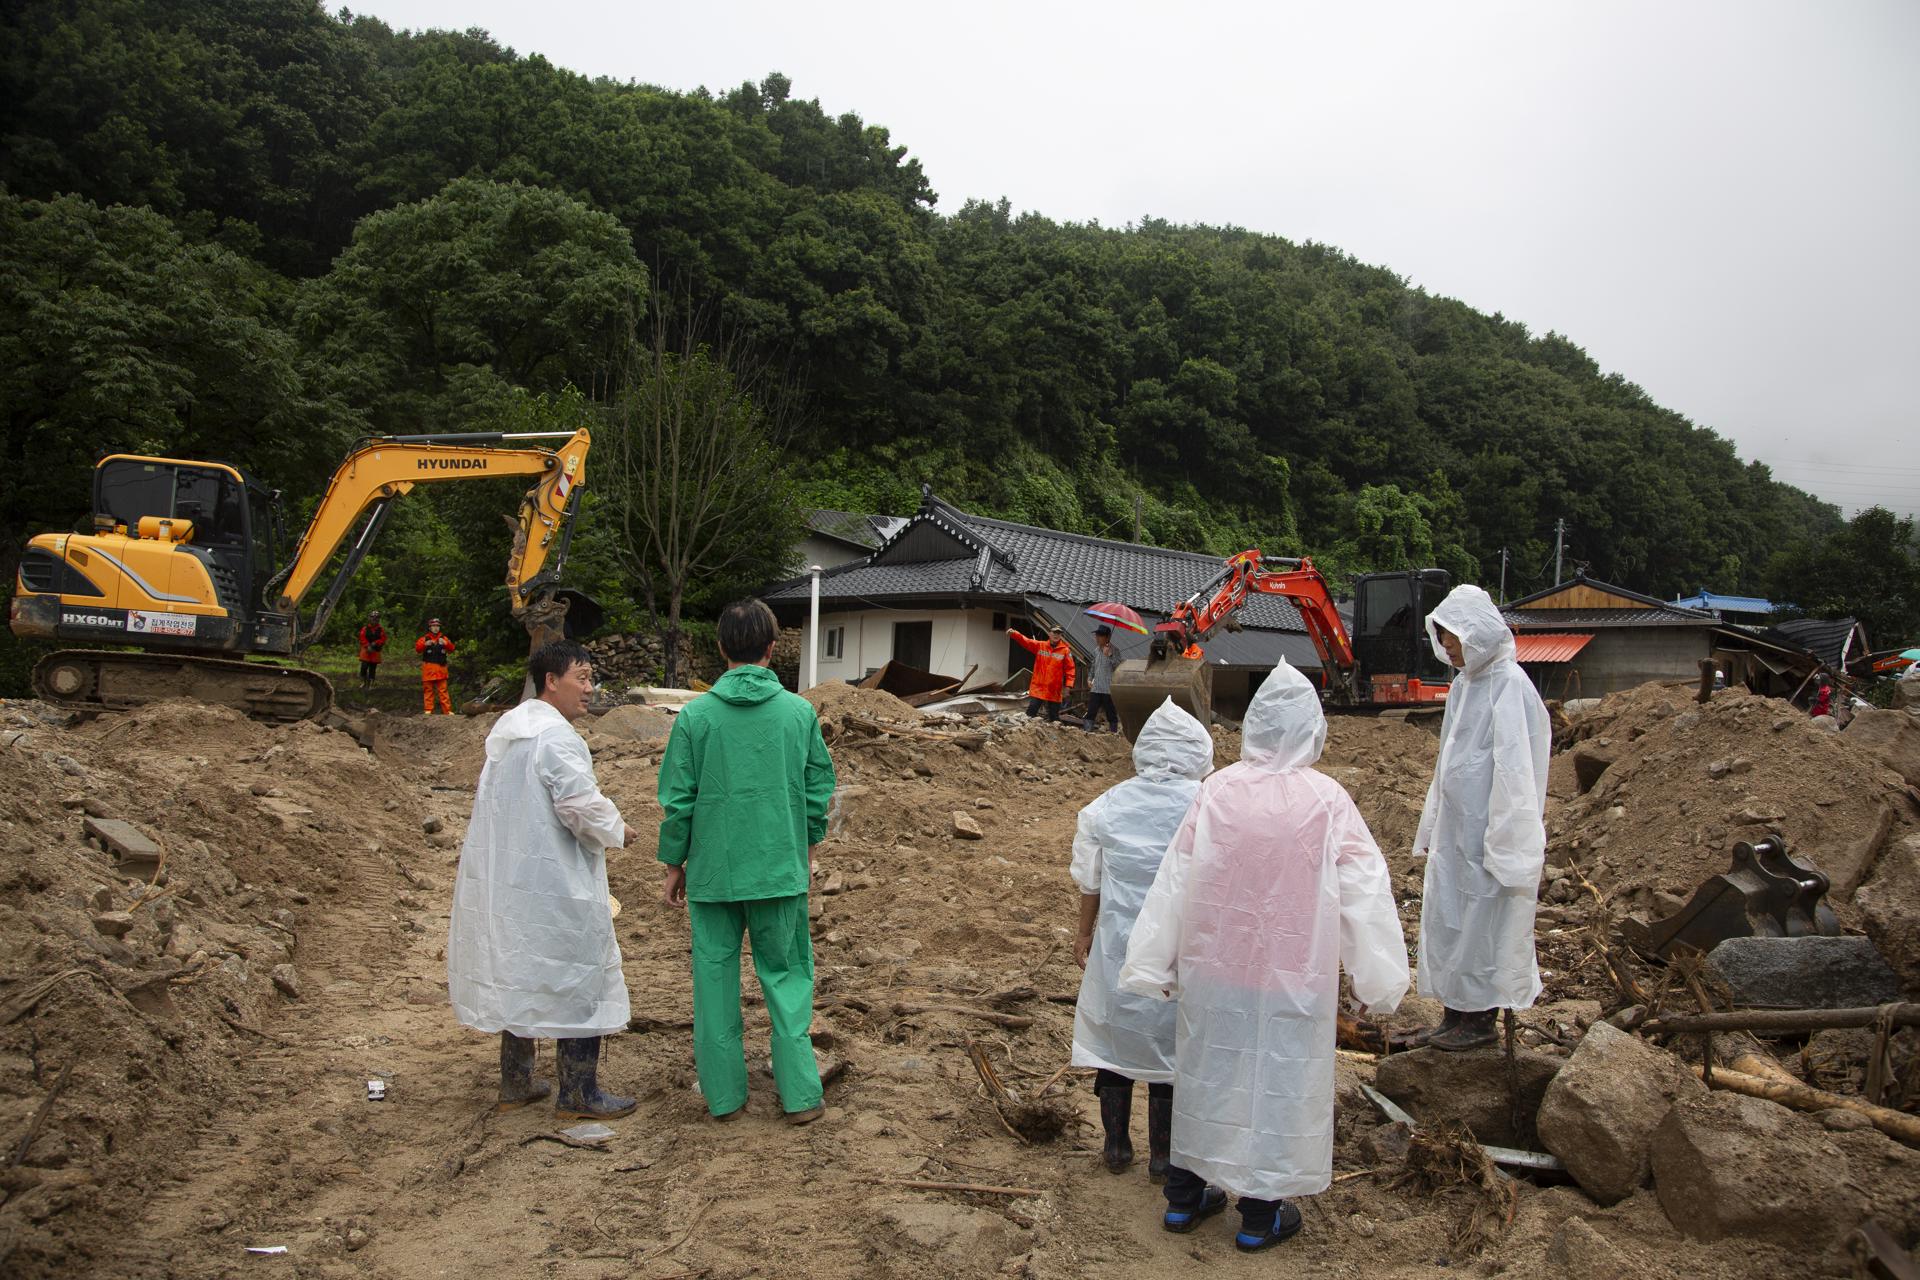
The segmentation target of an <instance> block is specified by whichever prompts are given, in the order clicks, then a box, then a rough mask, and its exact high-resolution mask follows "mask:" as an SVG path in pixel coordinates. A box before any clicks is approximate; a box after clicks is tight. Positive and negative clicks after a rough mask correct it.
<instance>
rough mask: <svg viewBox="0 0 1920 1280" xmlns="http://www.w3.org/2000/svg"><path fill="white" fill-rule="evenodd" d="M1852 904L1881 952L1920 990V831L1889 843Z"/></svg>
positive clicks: (1908, 982) (1908, 985) (1896, 970)
mask: <svg viewBox="0 0 1920 1280" xmlns="http://www.w3.org/2000/svg"><path fill="white" fill-rule="evenodd" d="M1853 905H1854V906H1856V907H1858V908H1859V909H1860V920H1861V923H1862V924H1863V925H1865V927H1866V930H1867V936H1868V937H1870V938H1872V939H1873V941H1874V943H1875V945H1877V946H1878V947H1879V948H1880V954H1881V955H1883V956H1885V957H1886V958H1887V961H1888V963H1889V964H1891V965H1892V966H1893V968H1894V970H1895V972H1897V973H1899V974H1900V975H1902V977H1903V978H1904V979H1905V982H1906V985H1907V987H1908V988H1909V989H1910V990H1913V991H1915V992H1916V993H1920V833H1916V834H1913V835H1909V836H1904V837H1902V838H1901V839H1898V840H1894V841H1892V842H1890V843H1889V844H1888V845H1887V847H1886V849H1885V851H1884V852H1882V853H1881V855H1880V861H1879V863H1878V864H1877V865H1876V866H1875V867H1874V869H1873V873H1872V875H1871V876H1870V877H1869V878H1868V880H1867V882H1866V883H1865V884H1864V885H1862V886H1861V887H1860V890H1859V891H1858V892H1857V893H1855V894H1854V895H1853Z"/></svg>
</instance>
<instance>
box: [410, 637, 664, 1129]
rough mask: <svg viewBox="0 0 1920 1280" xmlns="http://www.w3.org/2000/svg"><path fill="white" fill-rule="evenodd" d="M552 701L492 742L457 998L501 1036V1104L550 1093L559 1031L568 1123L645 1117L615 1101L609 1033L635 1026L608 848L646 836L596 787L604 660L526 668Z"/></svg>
mask: <svg viewBox="0 0 1920 1280" xmlns="http://www.w3.org/2000/svg"><path fill="white" fill-rule="evenodd" d="M527 673H528V675H529V676H531V677H532V681H533V685H534V688H536V689H537V690H539V696H538V697H534V698H529V699H527V700H526V701H525V702H522V703H521V704H520V705H519V706H517V707H515V708H514V709H513V710H511V711H509V712H507V713H506V714H505V715H503V716H501V717H500V719H499V720H498V722H496V723H495V724H494V726H493V731H492V732H491V733H489V734H488V735H487V762H486V765H485V766H484V767H483V768H482V769H481V771H480V783H479V786H478V787H477V788H476V790H475V792H474V798H473V819H472V821H470V822H469V823H468V824H467V839H466V843H465V844H464V845H463V846H462V848H461V850H460V870H459V871H458V873H457V874H456V876H455V879H454V886H453V913H452V916H451V918H450V919H449V921H448V924H447V994H448V996H449V997H450V998H451V999H452V1001H453V1008H454V1012H455V1013H456V1014H457V1015H458V1016H459V1019H460V1021H461V1022H462V1023H464V1024H466V1025H467V1026H469V1027H472V1028H474V1029H475V1030H476V1031H486V1032H495V1031H497V1032H499V1033H500V1109H501V1110H503V1111H504V1110H508V1109H510V1108H513V1107H519V1106H524V1105H526V1104H527V1103H529V1102H537V1101H539V1100H540V1099H541V1098H544V1097H546V1096H547V1093H548V1092H549V1088H548V1085H547V1082H546V1081H544V1080H535V1079H534V1078H533V1062H534V1044H533V1042H534V1039H535V1038H536V1037H541V1036H551V1037H553V1038H554V1039H555V1040H556V1041H557V1042H558V1044H557V1045H556V1050H557V1056H558V1058H559V1061H560V1097H559V1099H558V1100H557V1101H556V1102H555V1104H554V1113H555V1114H556V1115H558V1116H561V1117H563V1118H592V1119H606V1118H610V1117H613V1116H623V1115H626V1114H627V1113H629V1112H631V1111H632V1110H633V1109H634V1106H635V1103H634V1100H633V1099H632V1098H623V1097H619V1096H617V1095H614V1094H610V1093H605V1092H602V1091H601V1089H600V1086H599V1079H598V1075H599V1062H600V1038H601V1037H602V1036H604V1035H609V1034H611V1033H613V1032H616V1031H622V1030H625V1029H626V1025H627V1017H628V1013H629V1011H628V1008H627V985H626V979H625V977H624V976H623V975H622V973H621V969H620V944H619V943H618V942H616V941H615V940H614V936H613V913H612V901H611V900H610V899H609V898H608V896H607V859H606V851H607V850H608V849H612V848H619V847H622V846H625V845H628V844H631V843H632V842H633V832H632V830H630V829H629V828H628V827H627V824H626V823H625V822H623V821H622V820H621V818H620V811H619V810H618V809H616V808H614V806H613V802H612V801H610V800H608V799H607V798H606V797H605V796H603V795H601V794H600V788H599V786H598V784H597V783H596V782H595V781H594V776H593V757H592V755H591V754H589V753H588V751H587V744H586V743H585V742H583V741H581V738H580V735H579V734H578V733H576V732H574V730H573V722H574V721H576V720H578V719H579V718H580V717H581V716H582V715H585V714H586V710H587V702H588V700H589V699H591V698H592V697H593V662H592V658H591V656H590V655H589V654H588V653H587V651H586V649H585V648H584V647H583V646H581V645H580V644H577V643H575V642H574V641H572V640H557V641H555V642H554V643H552V644H549V645H546V646H545V647H543V648H542V649H541V650H540V651H539V652H538V653H536V654H534V655H533V659H532V661H530V662H529V663H528V664H527Z"/></svg>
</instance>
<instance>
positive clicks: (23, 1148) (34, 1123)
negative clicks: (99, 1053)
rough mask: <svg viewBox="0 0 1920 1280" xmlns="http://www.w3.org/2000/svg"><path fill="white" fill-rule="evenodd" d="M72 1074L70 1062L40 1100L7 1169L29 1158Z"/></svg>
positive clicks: (9, 1160) (9, 1159) (8, 1161)
mask: <svg viewBox="0 0 1920 1280" xmlns="http://www.w3.org/2000/svg"><path fill="white" fill-rule="evenodd" d="M72 1074H73V1062H72V1061H71V1060H69V1061H68V1062H67V1065H66V1066H64V1067H61V1068H60V1078H59V1079H57V1080H55V1081H54V1082H53V1088H51V1089H49V1090H47V1096H46V1097H45V1098H43V1099H41V1100H40V1105H39V1107H37V1108H36V1109H35V1110H34V1113H33V1119H32V1120H31V1121H30V1122H28V1124H27V1131H26V1133H24V1134H22V1135H21V1137H20V1143H19V1145H18V1146H16V1147H14V1149H13V1154H12V1155H11V1156H9V1157H7V1168H9V1169H11V1168H13V1167H14V1166H15V1165H17V1164H19V1163H20V1162H21V1161H22V1160H25V1159H26V1158H27V1152H28V1151H30V1150H32V1149H33V1140H34V1139H35V1138H37V1137H39V1136H40V1127H41V1126H42V1125H44V1124H45V1123H46V1122H47V1113H48V1112H49V1111H52V1110H53V1100H54V1099H55V1098H58V1097H59V1096H60V1091H61V1090H62V1089H64V1088H66V1087H67V1077H68V1076H70V1075H72Z"/></svg>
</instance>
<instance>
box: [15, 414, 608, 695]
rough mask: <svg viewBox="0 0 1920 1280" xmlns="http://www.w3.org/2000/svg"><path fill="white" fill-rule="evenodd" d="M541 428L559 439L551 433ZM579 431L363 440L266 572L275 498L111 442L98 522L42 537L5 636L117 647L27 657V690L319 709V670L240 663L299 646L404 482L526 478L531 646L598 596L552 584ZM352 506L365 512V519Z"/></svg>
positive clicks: (580, 443) (526, 620)
mask: <svg viewBox="0 0 1920 1280" xmlns="http://www.w3.org/2000/svg"><path fill="white" fill-rule="evenodd" d="M536 440H563V441H564V443H562V444H560V445H558V446H555V447H546V446H542V445H534V444H531V443H527V444H522V443H520V442H522V441H525V442H532V441H536ZM592 443H593V441H592V438H591V436H590V435H589V434H588V432H586V431H585V430H580V431H576V432H572V433H571V434H569V433H568V432H564V431H558V432H525V433H502V432H467V433H459V434H451V435H407V436H375V437H370V438H367V439H364V440H362V441H360V442H359V443H358V444H356V445H355V446H354V448H353V450H352V451H351V452H350V453H348V455H347V457H346V459H345V460H344V461H343V462H341V464H340V466H339V468H338V469H337V470H335V471H334V473H333V480H332V482H331V483H330V484H328V486H327V491H326V494H325V496H323V497H322V498H321V500H320V505H319V508H318V509H317V510H315V512H314V514H313V520H312V522H311V523H310V524H308V526H307V529H306V532H305V533H303V534H302V535H301V537H300V542H299V545H298V546H297V547H296V548H295V549H294V553H293V559H292V561H291V562H290V563H288V564H287V565H286V566H285V567H284V568H281V569H280V570H279V571H278V572H275V566H274V555H275V547H276V545H277V543H278V541H279V539H278V532H279V530H278V522H279V510H278V509H279V502H278V496H279V495H278V494H277V493H274V492H272V491H270V490H268V489H267V488H265V487H264V486H263V485H261V484H260V483H259V482H258V481H257V480H255V479H254V478H253V477H251V476H248V475H247V474H246V473H244V472H242V471H241V470H239V469H238V468H236V467H231V466H228V465H227V464H225V463H221V462H199V461H190V460H186V459H181V458H153V457H145V456H141V455H137V454H126V453H116V454H111V455H109V456H107V457H105V458H102V459H101V460H100V461H99V463H98V464H97V465H96V466H95V468H94V473H93V530H94V531H93V532H92V533H91V534H82V533H44V534H40V535H39V536H37V537H35V538H33V539H32V540H31V541H30V542H29V543H28V545H27V549H26V553H25V554H24V555H23V556H22V557H21V560H20V574H19V581H18V582H17V583H16V584H15V588H14V597H13V605H12V609H11V616H10V618H9V622H10V625H11V626H12V628H13V632H14V634H15V635H18V636H23V637H32V638H35V639H53V640H62V641H68V642H73V643H79V644H85V645H98V644H116V645H123V646H134V647H132V648H118V649H98V648H81V649H63V650H61V651H59V652H57V653H52V654H49V655H47V656H46V657H45V658H43V659H41V660H40V662H38V663H37V664H36V665H35V666H34V669H33V689H34V693H35V695H36V696H38V697H41V698H44V699H46V700H47V701H49V702H53V703H57V704H59V705H61V706H64V707H72V708H75V709H80V710H94V711H98V710H108V709H116V708H125V707H134V706H138V705H140V704H141V703H144V702H151V701H154V700H156V699H160V698H182V697H184V698H191V699H194V700H196V701H200V702H211V703H219V704H222V705H225V706H230V707H235V708H238V709H240V710H242V711H245V712H247V713H248V714H250V715H254V716H259V717H262V718H266V719H272V720H300V719H304V718H307V717H311V716H318V715H319V714H321V713H322V712H324V711H325V710H326V709H327V707H328V706H329V705H330V704H331V702H332V699H333V689H332V686H331V685H329V684H328V683H327V680H326V678H325V677H324V676H322V675H320V674H319V673H318V672H315V671H305V670H301V669H300V668H298V667H287V666H279V665H276V664H273V663H267V662H249V661H247V660H246V659H247V658H248V657H250V656H255V655H262V656H267V655H271V656H285V655H290V654H295V653H298V652H300V651H301V650H302V649H304V648H306V646H307V645H308V644H309V643H311V642H312V641H313V640H314V638H315V637H317V636H319V635H320V633H321V632H322V631H324V630H325V629H326V625H327V620H328V618H329V617H330V616H331V615H332V613H333V609H334V606H335V605H336V604H338V603H339V601H340V595H341V593H342V592H343V591H344V590H345V589H346V586H347V583H348V581H349V580H350V579H351V578H352V577H353V574H354V572H355V571H356V570H357V569H359V567H360V564H361V562H362V561H363V560H364V559H365V558H366V554H367V551H368V550H369V549H370V548H371V547H372V545H373V541H374V539H375V538H376V537H377V536H378V535H379V532H380V528H381V526H382V525H383V524H384V523H385V522H386V517H387V514H388V512H389V511H390V510H391V507H392V503H393V500H394V499H395V498H398V497H400V496H401V495H403V494H405V493H407V492H409V491H410V490H412V489H413V487H414V486H415V485H420V484H442V483H448V482H453V481H460V480H488V479H495V478H498V477H502V476H531V477H537V480H536V482H535V484H534V486H533V487H532V488H531V489H529V490H527V492H526V495H525V496H524V497H523V498H522V499H521V502H520V513H519V520H518V524H517V526H516V529H515V532H514V541H513V549H512V552H511V553H510V555H509V556H508V560H507V593H508V601H509V604H510V605H511V607H512V610H513V615H514V617H515V618H518V619H519V620H520V621H521V622H522V623H523V624H524V625H526V627H527V629H528V631H529V632H530V633H532V634H533V635H534V637H535V639H536V642H538V640H539V639H541V638H542V637H551V636H554V635H557V634H558V633H559V631H560V627H561V624H562V621H563V620H565V619H566V618H567V617H568V615H569V612H571V614H572V621H573V622H574V623H575V624H576V625H577V626H580V627H582V628H583V629H585V630H590V629H591V628H592V626H593V625H596V618H595V617H590V616H588V615H597V614H598V612H599V610H598V607H597V606H595V605H594V604H593V602H592V601H591V600H588V599H587V598H586V597H585V596H583V595H580V594H579V593H577V592H568V591H565V590H564V589H561V588H559V587H557V586H556V583H557V582H558V579H559V575H560V570H561V568H562V566H563V565H564V563H565V561H566V554H567V544H568V541H569V540H570V538H571V536H572V533H573V518H574V516H575V514H576V513H577V512H578V510H579V505H580V495H581V493H582V491H583V488H584V486H585V482H586V462H587V450H588V449H589V448H590V447H591V445H592ZM362 517H365V519H364V522H363V521H362ZM356 525H359V527H360V531H359V534H358V535H357V536H356V537H354V539H353V542H352V545H351V546H350V547H348V549H347V553H346V555H345V557H344V558H343V560H342V561H341V564H340V567H339V569H338V571H337V572H336V573H335V575H334V577H333V581H332V583H331V584H330V585H329V587H328V589H327V591H326V593H325V595H324V596H323V597H322V598H321V600H320V602H319V604H318V605H317V606H316V607H315V608H314V610H313V613H312V616H311V617H310V618H308V619H307V620H306V622H305V623H304V624H303V623H302V621H301V618H300V613H299V610H300V604H301V601H303V600H304V599H306V597H307V594H308V592H309V591H310V590H311V589H312V588H313V586H314V584H315V582H316V581H318V580H319V578H320V575H321V572H322V570H324V569H325V568H326V567H327V565H328V563H329V562H330V561H331V560H332V559H333V556H334V553H335V552H336V551H338V550H339V549H340V547H341V545H342V544H343V543H344V542H346V541H347V539H348V536H349V535H350V534H352V533H353V531H354V527H355V526H356Z"/></svg>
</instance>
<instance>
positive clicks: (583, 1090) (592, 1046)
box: [553, 1036, 640, 1120]
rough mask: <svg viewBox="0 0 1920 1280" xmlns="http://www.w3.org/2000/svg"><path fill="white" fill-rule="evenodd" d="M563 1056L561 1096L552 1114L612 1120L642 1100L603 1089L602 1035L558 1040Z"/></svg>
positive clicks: (556, 1046)
mask: <svg viewBox="0 0 1920 1280" xmlns="http://www.w3.org/2000/svg"><path fill="white" fill-rule="evenodd" d="M554 1047H555V1049H556V1050H557V1051H558V1057H559V1059H560V1096H559V1098H557V1099H555V1101H554V1104H553V1114H554V1115H555V1116H556V1117H557V1118H559V1119H561V1120H611V1119H613V1118H615V1117H616V1116H624V1115H629V1114H631V1113H632V1111H633V1109H634V1108H635V1107H637V1106H639V1105H640V1104H639V1103H638V1102H636V1101H634V1100H633V1099H632V1098H623V1097H621V1096H620V1095H619V1094H617V1093H602V1092H601V1091H600V1084H599V1075H600V1037H599V1036H579V1037H576V1038H575V1039H572V1040H556V1041H555V1042H554Z"/></svg>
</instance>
